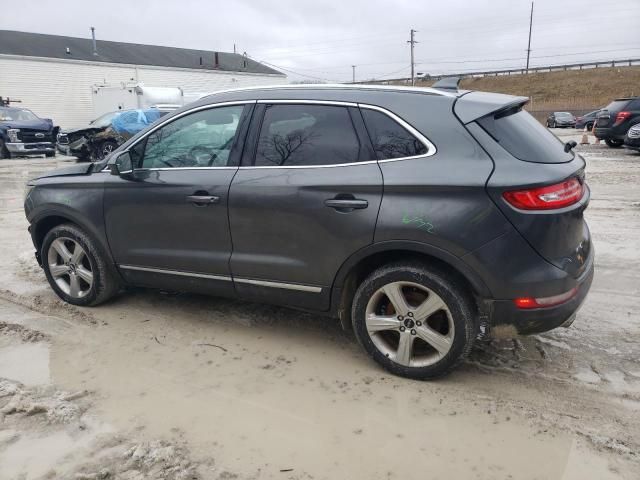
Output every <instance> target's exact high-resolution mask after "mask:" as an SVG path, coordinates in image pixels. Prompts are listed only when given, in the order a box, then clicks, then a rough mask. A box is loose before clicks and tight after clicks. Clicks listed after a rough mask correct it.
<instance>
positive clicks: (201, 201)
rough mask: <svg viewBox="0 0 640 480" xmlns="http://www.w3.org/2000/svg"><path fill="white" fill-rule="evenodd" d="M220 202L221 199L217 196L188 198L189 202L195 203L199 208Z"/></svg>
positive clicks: (193, 196)
mask: <svg viewBox="0 0 640 480" xmlns="http://www.w3.org/2000/svg"><path fill="white" fill-rule="evenodd" d="M219 201H220V197H217V196H215V195H189V196H188V197H187V202H189V203H193V204H195V205H198V206H205V205H212V204H214V203H218V202H219Z"/></svg>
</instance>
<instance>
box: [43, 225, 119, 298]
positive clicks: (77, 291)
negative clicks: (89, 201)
mask: <svg viewBox="0 0 640 480" xmlns="http://www.w3.org/2000/svg"><path fill="white" fill-rule="evenodd" d="M41 256H42V264H43V268H44V272H45V275H46V276H47V280H48V281H49V285H51V288H53V290H54V292H56V294H57V295H58V296H59V297H60V298H61V299H62V300H64V301H65V302H68V303H71V304H73V305H79V306H93V305H98V304H100V303H102V302H104V301H106V300H108V299H109V298H111V297H112V296H113V295H115V293H117V291H118V289H119V284H118V280H117V277H116V275H115V273H114V271H113V268H112V267H110V266H109V263H108V262H107V260H106V258H105V255H103V254H102V253H101V252H100V249H99V248H98V247H97V246H96V245H95V242H94V241H93V240H92V239H91V238H89V236H88V235H87V234H86V233H85V232H83V231H82V230H81V229H79V228H78V227H76V226H75V225H72V224H63V225H58V226H57V227H54V228H52V229H51V230H50V231H49V232H48V233H47V235H46V236H45V237H44V241H43V242H42V249H41Z"/></svg>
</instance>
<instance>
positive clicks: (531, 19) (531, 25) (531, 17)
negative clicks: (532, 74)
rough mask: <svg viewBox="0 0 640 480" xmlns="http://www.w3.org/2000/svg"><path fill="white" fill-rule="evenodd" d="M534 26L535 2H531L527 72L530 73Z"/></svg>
mask: <svg viewBox="0 0 640 480" xmlns="http://www.w3.org/2000/svg"><path fill="white" fill-rule="evenodd" d="M532 27H533V2H531V15H530V16H529V44H528V45H527V73H529V57H530V56H531V29H532Z"/></svg>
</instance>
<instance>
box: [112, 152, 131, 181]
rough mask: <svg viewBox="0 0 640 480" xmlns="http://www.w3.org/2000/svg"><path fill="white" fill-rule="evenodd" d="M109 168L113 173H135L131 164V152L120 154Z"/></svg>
mask: <svg viewBox="0 0 640 480" xmlns="http://www.w3.org/2000/svg"><path fill="white" fill-rule="evenodd" d="M109 168H110V170H111V175H119V176H121V177H124V176H129V175H130V174H131V173H133V165H132V164H131V155H129V152H122V153H120V154H118V155H117V156H116V157H115V158H114V159H113V160H112V161H111V163H110V164H109Z"/></svg>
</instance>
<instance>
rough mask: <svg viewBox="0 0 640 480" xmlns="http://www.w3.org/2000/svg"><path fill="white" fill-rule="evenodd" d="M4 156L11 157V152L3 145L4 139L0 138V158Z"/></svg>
mask: <svg viewBox="0 0 640 480" xmlns="http://www.w3.org/2000/svg"><path fill="white" fill-rule="evenodd" d="M4 158H11V152H10V151H9V150H8V149H7V147H6V146H5V144H4V141H3V140H1V139H0V160H1V159H4Z"/></svg>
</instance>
